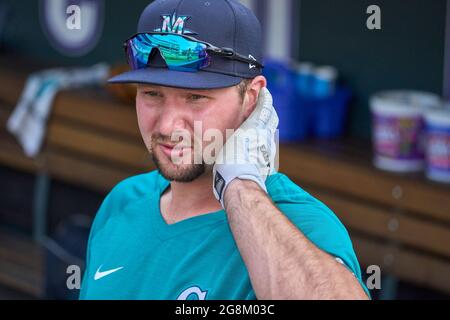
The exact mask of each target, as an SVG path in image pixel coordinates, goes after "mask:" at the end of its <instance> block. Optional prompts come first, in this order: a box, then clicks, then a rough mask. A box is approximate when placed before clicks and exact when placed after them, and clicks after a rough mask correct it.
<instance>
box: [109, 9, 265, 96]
mask: <svg viewBox="0 0 450 320" xmlns="http://www.w3.org/2000/svg"><path fill="white" fill-rule="evenodd" d="M137 32H138V33H145V32H171V33H178V34H184V35H189V36H192V37H194V38H196V39H198V40H201V41H205V42H208V43H211V44H213V45H215V46H216V47H221V48H231V49H233V50H234V51H235V52H237V53H239V54H241V55H244V56H245V57H249V58H251V59H255V60H256V61H259V62H262V59H263V53H262V36H261V24H260V22H259V21H258V19H257V18H256V16H255V15H254V13H253V12H252V11H251V10H250V9H248V8H247V7H245V6H244V5H243V4H241V3H240V2H239V1H237V0H156V1H154V2H152V3H151V4H150V5H148V6H147V7H146V8H145V9H144V11H143V12H142V14H141V17H140V19H139V23H138V30H137ZM261 74H262V68H259V67H257V66H255V65H251V64H249V63H245V62H241V61H237V60H231V59H228V58H225V57H221V56H216V55H213V56H212V61H211V64H210V66H208V67H207V68H205V69H202V70H200V71H198V72H183V71H175V70H169V69H168V68H167V65H166V63H165V61H164V59H163V58H162V57H161V55H160V54H159V53H158V54H155V55H154V56H153V57H152V58H150V61H149V63H148V66H147V68H144V69H139V70H133V71H128V72H125V73H122V74H119V75H118V76H115V77H113V78H111V79H110V80H109V81H108V82H109V83H147V84H156V85H162V86H168V87H176V88H186V89H216V88H226V87H231V86H234V85H237V84H239V83H240V82H241V81H242V80H243V79H251V78H254V77H256V76H258V75H261Z"/></svg>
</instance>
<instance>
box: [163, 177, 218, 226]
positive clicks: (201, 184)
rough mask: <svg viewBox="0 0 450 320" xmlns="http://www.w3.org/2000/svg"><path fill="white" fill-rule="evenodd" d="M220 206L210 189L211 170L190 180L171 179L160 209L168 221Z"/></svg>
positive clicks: (202, 212)
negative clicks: (176, 180)
mask: <svg viewBox="0 0 450 320" xmlns="http://www.w3.org/2000/svg"><path fill="white" fill-rule="evenodd" d="M221 208H222V206H221V205H220V203H219V202H218V201H217V199H216V198H215V197H214V194H213V191H212V172H206V173H204V174H203V175H202V176H200V177H199V178H197V179H195V180H194V181H192V182H187V183H182V182H175V181H172V182H171V183H170V189H168V190H167V191H166V192H165V193H164V195H163V197H162V198H161V210H162V211H163V212H162V213H163V215H164V216H165V217H166V219H167V220H168V221H173V222H176V221H180V220H184V219H187V218H191V217H195V216H199V215H202V214H206V213H211V212H215V211H218V210H220V209H221Z"/></svg>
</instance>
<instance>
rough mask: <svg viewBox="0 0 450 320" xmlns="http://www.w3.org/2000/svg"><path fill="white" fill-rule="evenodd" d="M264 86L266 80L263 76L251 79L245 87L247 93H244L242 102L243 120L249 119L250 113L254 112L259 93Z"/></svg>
mask: <svg viewBox="0 0 450 320" xmlns="http://www.w3.org/2000/svg"><path fill="white" fill-rule="evenodd" d="M266 86H267V80H266V78H265V77H264V76H257V77H255V78H253V79H252V81H251V82H250V83H249V85H248V86H247V91H246V92H245V95H244V101H243V109H244V116H245V119H247V118H248V117H250V115H251V114H252V112H253V111H254V110H255V108H256V104H257V102H258V96H259V92H260V91H261V89H262V88H264V87H266Z"/></svg>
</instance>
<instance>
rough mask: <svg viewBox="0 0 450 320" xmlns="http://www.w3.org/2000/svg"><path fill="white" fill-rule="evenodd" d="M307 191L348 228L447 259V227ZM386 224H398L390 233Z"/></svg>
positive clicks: (449, 230) (449, 249)
mask: <svg viewBox="0 0 450 320" xmlns="http://www.w3.org/2000/svg"><path fill="white" fill-rule="evenodd" d="M308 190H309V191H312V192H313V194H314V195H316V196H317V197H318V198H319V199H321V201H323V202H324V203H325V204H327V205H328V206H329V207H330V208H331V209H332V210H333V211H334V212H335V213H336V215H337V216H338V217H339V218H340V219H341V221H342V222H343V223H344V225H346V226H347V227H349V228H352V229H356V230H358V231H360V232H364V233H367V234H371V235H374V236H378V237H382V238H383V239H386V240H392V241H398V242H399V243H403V244H406V245H409V246H414V247H417V248H419V249H422V250H426V251H430V252H433V253H435V254H438V255H441V256H447V258H449V259H450V245H449V244H450V228H449V227H448V226H442V225H438V224H435V223H432V222H427V221H423V219H422V220H419V219H416V218H414V217H410V216H409V215H408V213H407V212H405V213H404V214H402V215H398V214H395V213H394V212H392V211H391V212H390V211H388V210H387V209H385V208H383V207H373V206H370V205H367V204H365V203H362V202H358V201H355V200H353V199H352V200H348V199H345V198H343V197H339V196H336V195H333V194H331V193H327V192H323V191H322V190H319V189H314V188H310V189H308ZM393 219H395V221H393ZM390 223H394V224H396V223H398V229H396V230H395V231H391V230H390V229H389V224H390ZM449 271H450V270H449Z"/></svg>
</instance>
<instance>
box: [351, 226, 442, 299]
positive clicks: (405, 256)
mask: <svg viewBox="0 0 450 320" xmlns="http://www.w3.org/2000/svg"><path fill="white" fill-rule="evenodd" d="M352 240H353V244H354V247H355V251H356V253H357V256H358V259H359V261H360V263H361V264H362V265H366V266H369V265H378V266H379V267H380V268H381V274H382V275H383V274H384V275H386V274H391V275H394V276H397V277H398V278H399V279H402V280H404V281H410V282H412V283H415V284H417V285H422V286H426V287H429V288H433V289H436V290H440V291H443V292H446V293H450V277H449V276H448V270H450V263H449V262H447V261H443V260H439V259H434V258H431V257H428V256H426V255H421V254H418V253H416V252H414V251H412V250H408V249H401V248H400V249H396V248H393V247H390V246H387V245H385V244H382V243H379V242H377V241H373V240H371V239H368V238H365V237H363V236H360V235H355V234H353V235H352ZM389 260H392V263H391V264H388V263H386V261H389Z"/></svg>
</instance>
